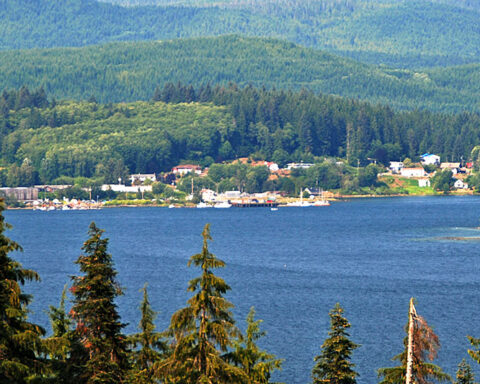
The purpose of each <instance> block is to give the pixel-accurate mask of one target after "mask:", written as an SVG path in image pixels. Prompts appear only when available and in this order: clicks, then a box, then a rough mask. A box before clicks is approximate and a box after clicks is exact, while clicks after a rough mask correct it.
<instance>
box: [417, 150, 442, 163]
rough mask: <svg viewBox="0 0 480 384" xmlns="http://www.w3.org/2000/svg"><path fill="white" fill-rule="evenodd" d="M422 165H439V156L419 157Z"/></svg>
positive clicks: (426, 154)
mask: <svg viewBox="0 0 480 384" xmlns="http://www.w3.org/2000/svg"><path fill="white" fill-rule="evenodd" d="M420 160H421V161H422V164H425V165H440V156H437V155H432V154H430V153H424V154H423V155H422V156H420Z"/></svg>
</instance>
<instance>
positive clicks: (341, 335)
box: [312, 303, 359, 384]
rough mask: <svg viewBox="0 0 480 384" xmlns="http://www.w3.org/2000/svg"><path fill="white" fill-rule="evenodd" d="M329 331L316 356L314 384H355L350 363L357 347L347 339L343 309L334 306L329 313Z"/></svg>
mask: <svg viewBox="0 0 480 384" xmlns="http://www.w3.org/2000/svg"><path fill="white" fill-rule="evenodd" d="M329 316H330V331H329V332H328V338H327V339H326V340H325V342H324V343H323V345H322V351H321V353H320V355H319V356H316V357H315V358H314V360H315V361H316V364H315V366H314V367H313V370H312V378H313V383H314V384H319V383H325V384H326V383H328V384H355V383H356V382H357V381H356V377H357V376H358V374H357V372H355V371H354V370H353V368H354V367H355V365H354V364H353V363H352V362H350V359H351V356H352V353H353V351H354V350H355V349H356V348H358V347H359V345H358V344H355V343H354V342H352V341H351V340H350V339H349V336H350V335H349V334H348V333H347V331H346V330H347V329H348V328H350V323H349V322H348V320H347V319H346V318H345V317H343V308H342V307H341V306H340V304H338V303H337V304H336V305H335V307H334V308H333V309H332V310H331V311H330V313H329Z"/></svg>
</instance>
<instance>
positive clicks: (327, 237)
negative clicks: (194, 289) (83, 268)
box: [6, 197, 480, 383]
mask: <svg viewBox="0 0 480 384" xmlns="http://www.w3.org/2000/svg"><path fill="white" fill-rule="evenodd" d="M6 218H7V221H8V222H10V223H11V224H13V225H14V228H13V230H12V231H10V232H9V233H8V236H10V237H11V238H13V239H15V240H16V241H18V242H19V243H20V244H21V245H22V246H23V248H24V252H23V253H17V254H15V255H14V257H15V258H16V259H18V260H19V261H21V262H22V263H23V265H24V266H25V267H28V268H32V269H35V270H36V271H38V272H39V273H40V275H41V277H42V282H40V283H34V284H33V283H32V284H29V285H28V286H27V288H26V290H27V291H28V292H30V293H33V294H34V302H33V304H32V305H31V309H32V311H33V313H32V314H31V318H32V320H33V321H35V322H38V323H40V324H43V325H44V326H46V327H47V329H49V326H48V317H47V315H46V313H45V310H47V308H48V306H49V305H57V304H58V302H59V299H60V295H61V291H62V289H63V286H64V285H65V284H66V283H69V281H70V280H69V277H70V276H71V275H75V274H77V273H78V267H77V266H76V265H75V264H74V263H73V262H74V261H75V260H76V259H77V257H78V256H79V254H80V253H81V251H80V248H81V246H82V244H83V242H84V241H85V240H86V238H87V234H86V233H87V230H88V225H89V224H90V222H91V221H95V222H96V223H97V225H98V226H99V227H100V228H104V229H105V230H106V236H107V237H109V238H110V248H109V250H110V252H111V253H112V255H113V258H114V262H115V266H116V268H117V270H118V272H119V274H118V279H119V281H120V283H121V284H122V286H124V287H125V288H126V289H125V295H124V296H123V297H121V298H119V300H118V305H119V310H120V313H121V315H122V320H124V321H125V322H128V323H129V325H128V327H127V329H126V332H127V333H132V332H135V331H136V329H137V324H138V321H139V311H138V305H139V303H140V300H141V293H140V292H139V289H140V288H142V287H143V285H144V283H145V282H148V284H149V294H150V298H151V302H152V305H153V307H154V309H156V310H157V311H160V314H159V316H158V319H157V326H158V328H159V329H164V328H166V327H167V325H168V324H169V319H170V316H171V315H172V313H173V312H174V311H175V310H177V309H179V308H181V307H183V306H185V303H186V300H187V299H188V298H189V297H190V296H189V294H188V293H187V292H186V287H187V283H188V280H190V279H191V278H192V277H194V276H196V275H198V273H199V272H198V271H197V270H195V269H193V268H187V266H186V264H187V261H188V258H189V257H190V256H191V255H192V254H194V253H197V252H199V251H200V249H201V245H202V239H201V236H200V234H201V232H202V228H203V226H204V225H205V223H211V233H212V236H213V239H214V241H213V243H211V251H212V252H213V253H215V254H216V255H217V257H219V258H221V259H223V260H225V261H226V263H227V267H226V268H224V269H223V270H219V271H217V272H218V274H219V275H221V276H222V277H224V278H225V279H226V281H227V283H229V284H230V286H231V288H232V290H231V292H230V293H229V295H228V298H229V299H230V300H231V301H232V302H233V303H234V304H235V310H234V313H235V318H236V320H237V322H238V324H239V326H240V327H241V328H242V329H244V325H245V323H244V320H243V319H245V317H246V314H247V313H248V310H249V308H250V307H251V306H255V308H256V310H257V317H258V318H261V319H263V320H264V323H263V328H264V329H265V330H266V331H267V332H268V336H267V337H266V338H265V339H264V340H263V343H262V345H263V346H264V347H265V348H267V349H268V350H269V351H271V352H273V353H275V354H276V355H277V356H279V357H282V358H284V359H285V363H284V369H283V371H282V372H280V373H279V374H278V375H276V379H278V380H282V381H284V382H286V383H307V382H309V381H310V371H311V368H312V366H313V357H314V356H315V355H316V354H318V353H319V350H320V345H321V344H322V343H323V341H324V339H325V337H326V334H327V331H328V326H329V317H328V311H329V310H330V309H331V308H332V307H333V306H334V305H335V303H336V302H340V303H341V305H342V306H343V307H344V309H345V314H346V317H347V318H348V319H349V320H350V322H351V324H352V328H351V337H352V339H353V341H355V342H357V343H359V344H361V347H360V348H359V349H357V350H356V351H355V354H354V358H353V361H354V363H355V364H356V365H357V370H358V372H359V373H360V378H359V383H375V382H377V376H376V369H377V368H379V367H385V366H392V364H393V363H392V362H391V361H390V359H391V358H392V357H393V356H394V355H395V354H397V353H399V352H400V351H401V350H402V346H403V344H402V339H403V337H404V331H403V326H404V325H405V323H406V321H407V310H408V300H409V298H410V297H411V296H414V297H416V298H417V299H418V304H417V311H418V312H419V314H421V315H422V316H424V317H425V318H426V319H427V321H428V322H429V323H430V324H431V325H433V326H434V329H435V331H436V332H437V334H438V335H439V337H440V341H441V343H442V348H441V350H440V353H439V358H438V359H437V360H436V362H437V363H438V364H439V365H441V366H442V367H443V368H444V370H446V371H447V372H448V373H450V374H452V375H454V374H455V372H456V369H457V364H458V363H459V362H460V361H461V359H462V358H463V357H467V352H466V350H467V348H468V341H467V339H466V335H474V336H477V337H480V324H479V319H480V306H479V304H480V292H479V286H480V273H479V272H480V271H479V267H480V252H479V246H480V242H477V241H456V240H450V239H444V238H445V237H475V236H480V231H477V230H476V229H474V228H475V227H478V226H479V225H480V198H478V197H441V198H440V197H424V198H423V197H415V198H385V199H359V200H354V201H350V202H344V203H336V204H332V205H331V206H330V207H322V208H283V209H282V208H280V209H279V210H278V211H276V212H272V211H270V210H269V209H260V208H259V209H240V208H231V209H224V210H221V209H165V208H118V209H104V210H100V211H67V212H33V211H8V212H7V213H6ZM472 365H474V366H475V364H472ZM477 376H478V374H477Z"/></svg>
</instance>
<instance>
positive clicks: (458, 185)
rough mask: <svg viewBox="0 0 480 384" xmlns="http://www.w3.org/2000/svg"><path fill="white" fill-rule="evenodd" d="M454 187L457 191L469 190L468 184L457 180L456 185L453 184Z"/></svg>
mask: <svg viewBox="0 0 480 384" xmlns="http://www.w3.org/2000/svg"><path fill="white" fill-rule="evenodd" d="M453 187H454V188H455V189H468V184H467V183H465V182H464V181H463V180H460V179H457V180H455V183H454V184H453Z"/></svg>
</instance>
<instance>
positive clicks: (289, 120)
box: [0, 83, 480, 186]
mask: <svg viewBox="0 0 480 384" xmlns="http://www.w3.org/2000/svg"><path fill="white" fill-rule="evenodd" d="M155 99H156V100H155V102H135V103H119V104H110V103H109V104H99V103H95V102H85V101H84V102H73V101H68V102H48V99H47V96H46V95H45V93H44V92H42V91H41V90H40V91H35V92H32V91H29V90H28V89H26V88H22V89H20V90H19V91H10V92H3V93H2V95H0V146H1V149H2V150H1V156H0V165H1V166H2V169H3V171H1V172H0V184H1V183H3V184H4V185H9V186H18V185H21V186H26V185H32V184H35V183H39V182H41V183H50V182H52V181H53V180H54V179H56V178H57V177H59V176H69V177H95V178H104V179H108V180H110V182H115V181H116V180H117V179H118V177H120V176H119V175H118V173H117V175H116V176H114V174H115V172H121V173H122V175H123V174H127V173H132V172H141V173H146V172H147V173H152V172H159V171H167V170H169V169H170V168H171V167H172V166H174V165H175V164H178V163H179V162H182V161H185V162H188V163H190V162H193V163H196V164H203V165H209V164H211V163H212V162H214V161H215V162H221V161H223V160H232V159H234V158H238V157H245V156H254V157H256V158H266V159H270V160H273V161H275V162H278V163H279V164H280V165H285V164H286V163H288V162H290V161H306V162H311V161H314V160H315V158H316V159H317V160H320V159H323V158H325V157H327V158H332V157H342V158H346V159H348V161H349V162H350V164H355V165H357V164H360V165H366V164H368V160H367V159H372V158H373V159H376V161H377V162H379V163H382V164H388V162H389V160H398V159H404V158H405V157H409V158H411V159H413V160H415V159H418V155H419V154H421V153H425V152H433V153H436V154H439V155H441V156H442V159H444V160H447V159H448V160H449V161H459V160H460V158H461V157H463V158H464V159H468V158H470V154H471V152H472V149H473V148H474V147H475V146H476V145H478V142H479V140H480V115H478V114H471V113H463V114H460V115H445V114H433V113H431V112H427V111H412V112H394V111H392V110H391V109H390V108H389V107H382V106H374V105H371V104H367V103H360V102H358V101H353V100H348V99H340V98H337V97H332V96H321V95H320V96H318V95H314V94H313V93H310V92H306V91H300V92H284V91H279V90H277V91H272V90H264V89H255V88H253V87H246V88H239V87H238V86H237V85H235V84H232V85H230V86H229V87H226V88H223V87H202V88H197V89H194V88H193V87H191V86H182V85H174V84H171V83H170V84H167V85H166V86H165V87H164V88H163V89H161V90H158V91H157V92H156V97H155ZM477 157H478V154H477V155H475V160H476V158H477ZM357 160H358V163H357ZM332 162H333V163H334V162H335V160H332ZM115 170H116V171H115ZM113 176H114V177H113ZM121 177H122V178H123V177H124V176H121Z"/></svg>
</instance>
